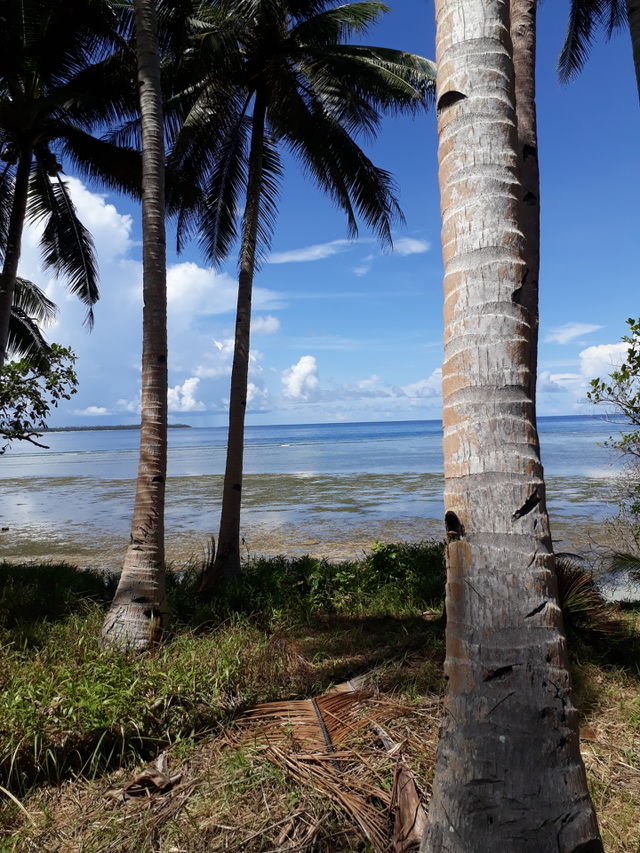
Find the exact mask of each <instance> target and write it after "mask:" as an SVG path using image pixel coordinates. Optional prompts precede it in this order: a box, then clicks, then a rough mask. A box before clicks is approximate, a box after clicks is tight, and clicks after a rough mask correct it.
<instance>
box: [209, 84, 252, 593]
mask: <svg viewBox="0 0 640 853" xmlns="http://www.w3.org/2000/svg"><path fill="white" fill-rule="evenodd" d="M265 115H266V107H265V103H264V101H263V99H262V97H261V96H260V94H259V93H258V95H257V96H256V100H255V103H254V109H253V122H252V129H251V150H250V152H249V174H248V176H247V199H246V206H245V212H244V220H243V223H242V243H241V247H240V274H239V277H238V304H237V309H236V331H235V342H234V350H233V366H232V368H231V392H230V396H229V433H228V437H227V461H226V466H225V472H224V486H223V490H222V510H221V513H220V531H219V533H218V547H217V551H216V557H215V561H214V562H213V565H211V566H210V567H209V568H208V569H207V570H206V571H205V573H204V575H203V579H202V585H201V589H203V590H208V589H211V588H212V587H213V585H214V583H215V580H216V579H217V578H221V577H222V578H233V577H237V576H238V575H239V574H240V509H241V501H242V466H243V455H244V419H245V414H246V410H247V382H248V376H249V345H250V332H251V297H252V290H253V277H254V273H255V266H256V242H257V239H258V223H259V218H260V197H261V194H262V163H263V149H264V125H265Z"/></svg>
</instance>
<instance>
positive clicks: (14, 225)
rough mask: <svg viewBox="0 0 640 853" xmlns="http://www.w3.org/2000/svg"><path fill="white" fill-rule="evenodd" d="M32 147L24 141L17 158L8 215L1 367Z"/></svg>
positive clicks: (1, 277) (1, 283) (0, 307)
mask: <svg viewBox="0 0 640 853" xmlns="http://www.w3.org/2000/svg"><path fill="white" fill-rule="evenodd" d="M32 156H33V148H32V147H31V146H30V145H25V146H24V147H23V148H22V149H21V151H20V156H19V159H18V166H17V169H16V178H15V182H14V188H13V201H12V204H11V216H10V218H9V229H8V233H7V245H6V247H5V250H4V264H3V266H2V273H1V274H0V370H2V368H3V367H4V362H5V359H6V357H7V342H8V340H9V322H10V319H11V308H12V306H13V293H14V290H15V286H16V276H17V275H18V264H19V263H20V249H21V247H22V231H23V229H24V220H25V217H26V215H27V197H28V195H29V175H30V174H31V158H32Z"/></svg>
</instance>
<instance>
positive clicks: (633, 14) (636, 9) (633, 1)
mask: <svg viewBox="0 0 640 853" xmlns="http://www.w3.org/2000/svg"><path fill="white" fill-rule="evenodd" d="M627 17H628V18H629V29H630V30H631V47H632V48H633V64H634V65H635V69H636V83H637V84H638V97H640V0H627Z"/></svg>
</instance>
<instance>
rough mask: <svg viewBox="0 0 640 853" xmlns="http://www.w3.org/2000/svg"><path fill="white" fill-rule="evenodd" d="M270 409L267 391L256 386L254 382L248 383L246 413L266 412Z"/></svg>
mask: <svg viewBox="0 0 640 853" xmlns="http://www.w3.org/2000/svg"><path fill="white" fill-rule="evenodd" d="M270 409H271V402H270V397H269V391H268V389H266V388H262V387H260V386H259V385H256V384H255V382H249V383H248V385H247V411H249V412H268V411H269V410H270Z"/></svg>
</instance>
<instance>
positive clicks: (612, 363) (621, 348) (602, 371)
mask: <svg viewBox="0 0 640 853" xmlns="http://www.w3.org/2000/svg"><path fill="white" fill-rule="evenodd" d="M628 351H629V344H625V343H618V344H600V345H599V346H593V347H587V349H583V350H582V352H581V353H580V372H581V373H582V375H583V377H584V378H585V379H589V380H591V379H595V378H596V377H602V378H604V377H605V376H608V375H609V374H610V373H611V371H612V370H613V369H614V368H616V367H619V366H620V365H621V364H622V362H623V361H624V360H625V358H626V357H627V353H628Z"/></svg>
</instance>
